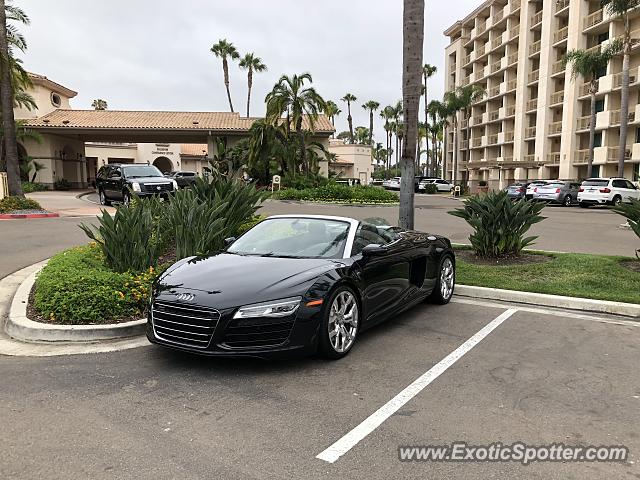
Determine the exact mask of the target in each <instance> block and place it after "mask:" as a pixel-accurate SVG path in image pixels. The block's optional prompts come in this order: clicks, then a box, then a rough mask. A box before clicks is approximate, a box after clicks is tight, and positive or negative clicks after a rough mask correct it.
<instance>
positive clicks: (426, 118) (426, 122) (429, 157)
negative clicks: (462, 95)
mask: <svg viewBox="0 0 640 480" xmlns="http://www.w3.org/2000/svg"><path fill="white" fill-rule="evenodd" d="M423 74H424V128H425V129H427V125H429V101H428V99H427V97H428V95H427V93H428V92H427V74H426V73H424V72H423ZM428 138H429V132H428V131H427V132H426V133H425V137H424V142H425V149H426V150H427V175H429V176H431V173H430V172H431V170H432V168H433V167H432V165H431V164H432V163H433V156H432V155H431V154H430V153H429V142H428V140H427V139H428ZM432 147H433V145H432Z"/></svg>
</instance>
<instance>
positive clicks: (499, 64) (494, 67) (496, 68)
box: [491, 57, 504, 73]
mask: <svg viewBox="0 0 640 480" xmlns="http://www.w3.org/2000/svg"><path fill="white" fill-rule="evenodd" d="M502 58H504V57H502ZM502 66H503V65H502V60H498V61H497V62H493V63H492V64H491V73H496V72H499V71H500V69H501V68H502Z"/></svg>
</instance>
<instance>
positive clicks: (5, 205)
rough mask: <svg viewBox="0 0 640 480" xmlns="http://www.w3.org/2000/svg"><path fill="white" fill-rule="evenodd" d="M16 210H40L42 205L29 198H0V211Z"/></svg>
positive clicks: (9, 211)
mask: <svg viewBox="0 0 640 480" xmlns="http://www.w3.org/2000/svg"><path fill="white" fill-rule="evenodd" d="M17 210H42V207H41V206H40V204H39V203H38V202H36V201H35V200H32V199H30V198H23V197H4V198H3V199H2V200H0V213H11V212H15V211H17Z"/></svg>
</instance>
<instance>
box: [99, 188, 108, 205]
mask: <svg viewBox="0 0 640 480" xmlns="http://www.w3.org/2000/svg"><path fill="white" fill-rule="evenodd" d="M106 203H107V197H106V196H105V194H104V190H100V205H105V204H106Z"/></svg>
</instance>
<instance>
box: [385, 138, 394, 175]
mask: <svg viewBox="0 0 640 480" xmlns="http://www.w3.org/2000/svg"><path fill="white" fill-rule="evenodd" d="M392 135H393V133H392V132H391V130H389V133H388V135H387V144H388V145H389V148H387V172H386V174H385V177H386V178H387V180H388V179H389V177H390V176H391V175H390V173H391V172H390V171H389V170H391V145H392V144H393V137H392Z"/></svg>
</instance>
